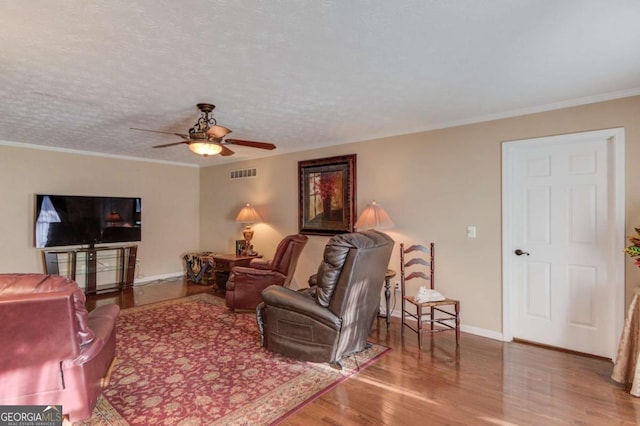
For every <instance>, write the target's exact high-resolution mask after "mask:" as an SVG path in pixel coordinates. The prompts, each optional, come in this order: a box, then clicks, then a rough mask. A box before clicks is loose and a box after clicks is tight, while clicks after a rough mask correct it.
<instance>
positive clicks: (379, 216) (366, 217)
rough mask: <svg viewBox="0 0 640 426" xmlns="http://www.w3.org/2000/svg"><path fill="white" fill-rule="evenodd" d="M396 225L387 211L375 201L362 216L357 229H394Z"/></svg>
mask: <svg viewBox="0 0 640 426" xmlns="http://www.w3.org/2000/svg"><path fill="white" fill-rule="evenodd" d="M394 226H395V225H394V224H393V221H392V220H391V218H390V217H389V215H388V214H387V212H386V210H385V209H384V208H383V207H382V206H381V205H380V204H377V203H376V200H373V202H372V203H371V204H369V205H368V206H367V208H366V209H364V211H363V212H362V213H361V214H360V217H359V218H358V221H357V222H356V225H355V227H356V228H358V229H383V228H393V227H394Z"/></svg>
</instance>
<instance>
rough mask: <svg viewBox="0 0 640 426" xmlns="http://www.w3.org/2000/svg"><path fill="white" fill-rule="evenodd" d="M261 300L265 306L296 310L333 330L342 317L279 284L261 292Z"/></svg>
mask: <svg viewBox="0 0 640 426" xmlns="http://www.w3.org/2000/svg"><path fill="white" fill-rule="evenodd" d="M262 300H264V304H265V306H266V307H267V308H269V306H273V307H275V308H280V309H283V310H287V311H292V312H296V313H298V314H301V315H305V316H308V317H309V318H312V319H314V320H316V321H319V322H321V323H323V324H325V325H327V326H328V327H331V328H332V329H334V330H339V329H340V327H341V325H342V319H340V318H339V317H337V316H335V315H334V314H333V313H332V312H331V311H330V310H329V309H327V308H324V307H322V306H320V305H318V304H317V303H316V301H315V299H313V298H311V297H309V296H308V295H306V294H304V293H301V292H298V291H295V290H290V289H288V288H284V287H280V286H271V287H268V288H266V289H265V290H264V291H263V292H262Z"/></svg>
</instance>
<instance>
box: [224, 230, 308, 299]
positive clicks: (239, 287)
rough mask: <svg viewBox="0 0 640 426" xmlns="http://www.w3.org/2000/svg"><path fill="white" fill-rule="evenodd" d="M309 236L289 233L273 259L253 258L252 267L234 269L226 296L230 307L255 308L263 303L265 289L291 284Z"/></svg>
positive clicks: (281, 242)
mask: <svg viewBox="0 0 640 426" xmlns="http://www.w3.org/2000/svg"><path fill="white" fill-rule="evenodd" d="M308 240H309V237H307V236H306V235H289V236H287V237H285V238H284V239H283V240H282V241H280V244H278V247H277V248H276V253H275V255H274V256H273V259H272V260H266V261H265V260H262V259H253V260H252V261H251V264H250V266H249V267H243V266H235V267H234V268H233V269H231V274H230V275H229V281H227V292H226V294H225V298H226V301H227V306H228V307H229V308H231V309H255V308H256V306H258V305H259V304H260V303H261V302H262V296H261V293H262V290H264V289H265V288H267V287H269V286H270V285H277V286H281V287H289V286H290V285H291V280H292V279H293V273H294V272H295V270H296V265H297V264H298V259H299V258H300V253H302V249H303V248H304V246H305V245H306V244H307V241H308Z"/></svg>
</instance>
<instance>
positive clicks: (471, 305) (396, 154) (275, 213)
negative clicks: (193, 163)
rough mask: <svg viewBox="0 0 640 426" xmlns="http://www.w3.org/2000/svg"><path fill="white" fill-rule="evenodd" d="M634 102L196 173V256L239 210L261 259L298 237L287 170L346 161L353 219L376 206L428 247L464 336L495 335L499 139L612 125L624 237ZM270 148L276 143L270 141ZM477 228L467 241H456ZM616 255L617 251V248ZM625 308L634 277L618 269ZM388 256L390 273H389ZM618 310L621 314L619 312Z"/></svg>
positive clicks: (636, 147)
mask: <svg viewBox="0 0 640 426" xmlns="http://www.w3.org/2000/svg"><path fill="white" fill-rule="evenodd" d="M638 117H640V97H632V98H626V99H619V100H615V101H609V102H602V103H597V104H591V105H585V106H580V107H574V108H567V109H563V110H556V111H550V112H545V113H539V114H531V115H526V116H520V117H515V118H508V119H502V120H495V121H491V122H485V123H479V124H472V125H466V126H459V127H453V128H448V129H442V130H435V131H429V132H423V133H417V134H412V135H406V136H399V137H392V138H385V139H378V140H372V141H366V142H360V143H353V144H348V145H341V146H336V147H329V148H323V149H318V150H313V151H305V152H300V153H295V154H288V155H282V156H276V157H270V158H265V159H262V160H256V161H247V162H239V163H234V164H230V165H224V166H216V167H209V168H204V169H202V170H201V181H200V182H201V183H200V187H201V226H200V230H201V248H203V249H209V250H215V251H228V250H231V249H232V247H233V240H235V239H239V238H241V232H240V231H241V226H240V225H239V224H236V223H234V221H233V219H234V216H235V214H236V213H237V212H238V210H239V209H240V207H241V206H242V204H243V203H245V202H250V203H252V204H254V205H255V206H256V208H257V209H258V211H259V213H260V214H261V215H262V218H263V220H264V222H265V223H262V224H258V225H256V226H254V229H255V231H256V235H255V237H254V242H255V243H254V246H255V248H256V250H257V251H259V252H261V253H264V254H265V255H267V256H268V255H269V254H272V253H273V250H274V249H275V246H276V244H277V243H278V241H279V240H280V238H281V237H282V236H284V235H287V234H290V233H295V232H297V229H298V223H297V220H298V207H297V191H298V186H297V167H298V166H297V162H298V161H300V160H307V159H313V158H322V157H328V156H334V155H342V154H351V153H355V154H357V156H358V159H357V168H358V176H357V179H358V182H357V211H358V212H361V211H362V210H363V209H364V207H365V206H366V205H367V203H369V202H370V201H371V200H372V199H376V200H377V201H378V202H379V203H380V204H383V205H384V206H385V208H386V209H387V211H388V212H389V214H390V216H391V217H392V219H393V220H394V222H395V224H396V227H395V228H394V229H392V230H389V231H388V233H389V234H390V235H391V236H392V237H393V238H394V239H395V240H396V242H397V243H398V244H399V243H400V242H406V243H412V242H429V241H435V242H436V244H437V265H438V266H437V277H438V288H439V289H441V290H442V291H443V292H444V293H445V294H447V295H448V296H450V297H454V298H459V299H460V300H461V305H462V323H463V325H465V326H466V327H468V328H477V329H480V330H485V331H489V332H495V333H498V334H499V333H501V330H502V252H501V244H502V235H501V220H502V219H501V196H502V193H501V143H502V142H503V141H509V140H516V139H526V138H534V137H540V136H549V135H556V134H563V133H573V132H582V131H588V130H598V129H605V128H613V127H624V128H625V130H626V159H627V161H626V194H627V196H626V218H627V220H626V230H627V232H631V231H632V230H633V227H634V226H640V185H638V184H637V182H640V167H634V165H635V164H636V163H638V159H640V120H639V119H638ZM274 142H275V143H276V144H277V141H274ZM246 167H256V168H257V169H258V177H257V178H255V179H244V180H236V181H230V180H229V178H228V175H229V171H230V170H234V169H238V168H246ZM467 225H475V226H477V230H478V236H477V238H476V239H468V238H466V227H467ZM326 241H327V238H326V237H317V236H311V237H310V242H309V244H308V246H307V247H306V248H305V250H304V252H303V255H302V259H301V261H300V263H299V266H298V269H297V271H296V281H297V284H296V285H297V286H304V283H305V281H306V279H307V277H308V276H309V275H310V274H312V273H314V272H315V269H316V267H317V265H318V263H319V261H320V259H321V257H322V249H323V247H324V244H325V243H326ZM622 249H623V247H621V250H622ZM626 265H627V270H626V275H627V278H626V289H627V301H629V300H630V295H631V292H632V289H633V288H634V287H635V286H637V285H640V271H639V270H638V269H637V268H636V267H634V266H632V264H631V262H627V264H626ZM398 266H399V259H398V256H397V248H396V252H395V253H394V256H393V258H392V260H391V264H390V267H392V268H394V269H398ZM621 309H624V308H623V307H621Z"/></svg>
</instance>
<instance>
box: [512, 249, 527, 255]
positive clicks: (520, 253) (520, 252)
mask: <svg viewBox="0 0 640 426" xmlns="http://www.w3.org/2000/svg"><path fill="white" fill-rule="evenodd" d="M514 253H515V254H516V256H522V255H523V254H526V255H527V256H529V253H527V252H526V251H522V250H520V249H516V251H514Z"/></svg>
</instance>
